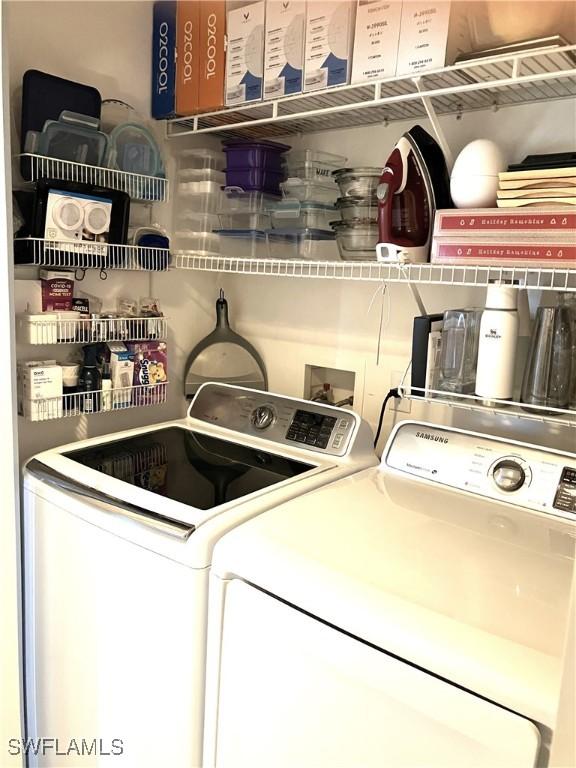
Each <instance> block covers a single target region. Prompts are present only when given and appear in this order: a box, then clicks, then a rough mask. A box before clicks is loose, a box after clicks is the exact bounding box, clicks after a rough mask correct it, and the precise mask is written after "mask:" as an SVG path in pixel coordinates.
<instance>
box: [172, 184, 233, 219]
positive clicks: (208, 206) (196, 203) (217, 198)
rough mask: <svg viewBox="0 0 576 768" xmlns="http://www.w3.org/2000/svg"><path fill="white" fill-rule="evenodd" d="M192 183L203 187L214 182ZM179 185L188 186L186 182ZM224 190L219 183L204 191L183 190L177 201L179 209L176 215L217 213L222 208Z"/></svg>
mask: <svg viewBox="0 0 576 768" xmlns="http://www.w3.org/2000/svg"><path fill="white" fill-rule="evenodd" d="M190 183H191V184H192V185H196V187H195V188H196V189H197V188H198V185H200V187H202V185H203V184H204V183H206V184H208V185H210V184H212V182H209V181H208V182H195V181H193V182H190ZM178 186H179V187H186V186H187V185H186V184H179V185H178ZM179 191H180V190H179ZM223 197H224V195H223V192H222V190H221V189H220V186H219V185H218V184H215V185H214V187H209V189H208V190H206V191H204V192H193V191H187V190H183V191H182V192H181V197H180V199H178V200H177V201H176V205H177V210H176V215H177V216H178V217H183V218H186V217H188V216H199V215H203V214H208V213H210V214H214V215H217V214H218V212H219V211H220V209H221V208H222V200H223Z"/></svg>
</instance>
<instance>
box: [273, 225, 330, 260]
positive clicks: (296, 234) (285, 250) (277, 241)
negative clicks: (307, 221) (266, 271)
mask: <svg viewBox="0 0 576 768" xmlns="http://www.w3.org/2000/svg"><path fill="white" fill-rule="evenodd" d="M266 234H267V238H268V251H269V253H270V257H271V258H273V259H297V260H303V261H339V258H338V250H337V249H336V247H335V243H334V238H335V236H334V233H333V232H326V231H325V230H323V229H271V230H269V231H268V232H267V233H266Z"/></svg>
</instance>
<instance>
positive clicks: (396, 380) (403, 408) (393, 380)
mask: <svg viewBox="0 0 576 768" xmlns="http://www.w3.org/2000/svg"><path fill="white" fill-rule="evenodd" d="M403 375H404V371H392V373H391V374H390V389H394V388H395V387H398V386H400V382H401V381H402V376H403ZM388 406H389V408H390V410H392V411H396V412H397V413H410V411H411V409H412V401H411V400H408V399H407V398H406V397H403V398H402V399H401V400H398V398H396V397H394V398H393V399H392V400H390V402H389V404H388Z"/></svg>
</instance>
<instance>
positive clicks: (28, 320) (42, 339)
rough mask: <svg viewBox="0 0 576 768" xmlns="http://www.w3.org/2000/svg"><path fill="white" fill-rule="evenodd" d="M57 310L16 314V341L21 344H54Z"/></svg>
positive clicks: (56, 334) (55, 341) (55, 340)
mask: <svg viewBox="0 0 576 768" xmlns="http://www.w3.org/2000/svg"><path fill="white" fill-rule="evenodd" d="M58 316H59V314H58V312H42V313H38V314H30V313H28V312H24V313H23V314H21V315H18V318H17V327H18V341H20V342H21V343H22V344H56V343H57V342H58Z"/></svg>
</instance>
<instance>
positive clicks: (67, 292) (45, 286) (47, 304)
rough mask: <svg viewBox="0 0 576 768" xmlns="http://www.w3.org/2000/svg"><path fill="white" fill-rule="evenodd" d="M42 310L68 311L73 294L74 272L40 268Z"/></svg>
mask: <svg viewBox="0 0 576 768" xmlns="http://www.w3.org/2000/svg"><path fill="white" fill-rule="evenodd" d="M40 281H41V283H42V312H69V311H70V310H71V309H72V296H73V295H74V272H57V271H50V270H48V269H41V270H40Z"/></svg>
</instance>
